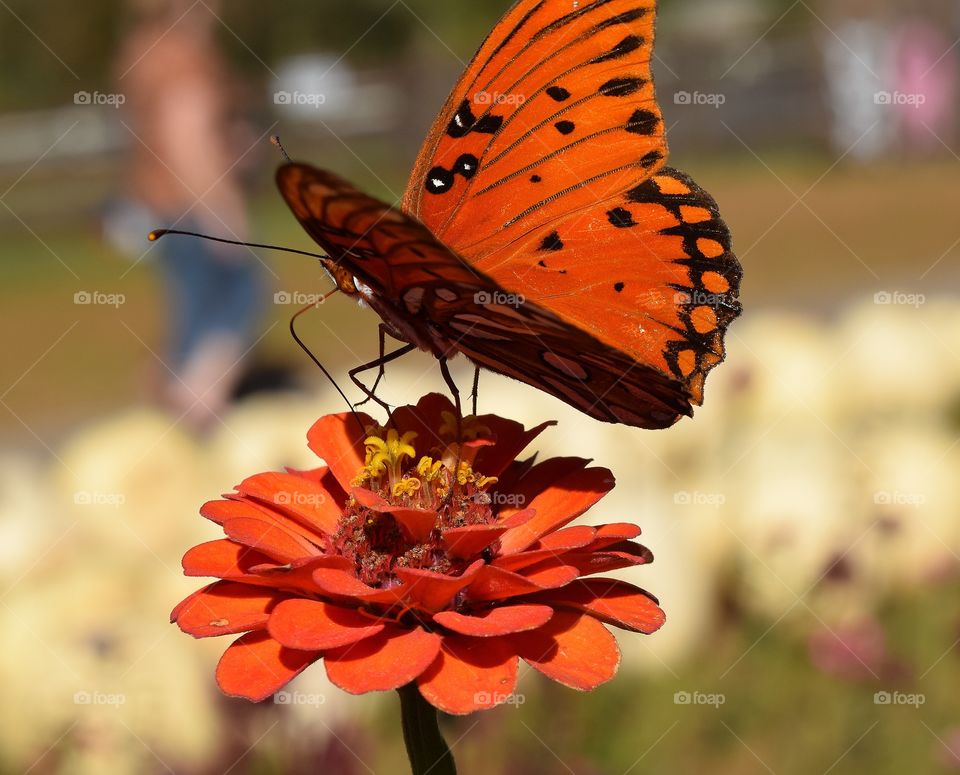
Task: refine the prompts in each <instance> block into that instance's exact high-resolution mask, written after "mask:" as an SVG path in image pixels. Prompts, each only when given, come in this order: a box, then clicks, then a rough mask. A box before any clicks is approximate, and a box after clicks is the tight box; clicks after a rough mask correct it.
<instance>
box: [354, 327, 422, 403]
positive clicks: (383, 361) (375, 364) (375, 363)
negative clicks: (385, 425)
mask: <svg viewBox="0 0 960 775" xmlns="http://www.w3.org/2000/svg"><path fill="white" fill-rule="evenodd" d="M415 349H417V348H416V345H412V344H408V345H406V346H405V347H401V348H400V349H399V350H396V351H394V352H392V353H390V354H389V355H383V356H381V357H379V358H377V359H376V360H372V361H370V363H365V364H363V365H362V366H357V368H355V369H353V370H352V371H350V372H348V373H347V376H348V377H350V381H351V382H353V384H354V385H356V386H357V387H358V388H360V390H362V391H363V394H364V395H365V396H367V400H371V401H373V402H374V403H376V404H377V405H378V406H380V408H382V409H383V410H384V411H385V412H386V413H387V417H389V416H390V405H389V404H387V403H386V402H385V401H382V400H380V398H379V397H378V396H377V394H376V393H374V392H373V390H371V389H370V388H368V387H367V386H366V385H364V384H363V382H361V381H360V378H359V376H358V375H359V374H362V373H363V372H365V371H370V369H376V368H383V367H384V366H386V365H387V364H388V363H391V362H393V361H395V360H397V359H398V358H402V357H403V356H404V355H406V354H407V353H409V352H413V351H414V350H415Z"/></svg>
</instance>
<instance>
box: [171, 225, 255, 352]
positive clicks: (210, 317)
mask: <svg viewBox="0 0 960 775" xmlns="http://www.w3.org/2000/svg"><path fill="white" fill-rule="evenodd" d="M178 228H182V229H184V230H188V231H194V230H196V224H193V223H184V224H182V225H181V226H179V227H178ZM157 247H158V248H159V259H160V260H159V264H160V267H161V271H162V272H163V275H164V281H165V284H166V287H167V314H168V329H169V331H170V341H169V345H168V347H169V350H170V358H171V359H172V360H171V363H170V364H169V365H170V367H171V368H172V369H173V370H174V371H180V370H181V369H182V368H183V366H184V364H185V363H186V362H187V361H188V360H189V359H190V356H191V355H192V354H193V352H194V350H195V349H196V348H197V346H198V345H199V344H200V343H201V342H202V341H204V340H205V339H206V338H207V337H209V336H211V335H214V334H229V335H231V336H233V337H235V338H238V339H240V340H241V341H242V342H243V343H244V344H245V345H246V346H249V345H251V344H252V343H253V342H254V341H255V337H256V335H257V333H258V332H257V327H258V325H259V323H260V320H261V317H262V314H263V310H264V306H265V304H264V302H265V301H266V295H267V288H266V283H265V278H264V276H263V268H262V267H261V266H260V262H259V261H258V260H257V259H256V258H255V257H254V256H253V255H250V254H246V255H244V253H243V252H238V253H237V256H236V257H234V258H233V260H231V259H229V258H224V257H222V256H221V255H220V254H218V253H215V252H214V251H213V250H212V249H211V244H210V243H209V242H206V241H204V240H201V239H198V238H196V237H184V236H181V235H178V234H171V235H168V236H166V237H164V238H163V240H162V241H161V242H160V243H159V244H158V246H157ZM237 250H238V251H244V252H245V251H246V248H238V249H237Z"/></svg>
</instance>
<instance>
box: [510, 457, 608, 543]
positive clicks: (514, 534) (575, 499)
mask: <svg viewBox="0 0 960 775" xmlns="http://www.w3.org/2000/svg"><path fill="white" fill-rule="evenodd" d="M548 462H549V461H548ZM534 470H536V469H534ZM613 485H614V479H613V474H611V473H610V471H609V470H607V469H606V468H586V469H584V470H582V471H575V472H574V473H572V474H568V475H567V476H564V477H562V478H561V479H559V480H558V481H556V482H555V483H554V484H553V486H551V487H550V489H548V490H546V491H544V492H542V493H540V495H538V496H537V497H536V498H534V499H533V501H531V502H529V503H527V506H528V507H529V508H531V509H535V510H536V512H537V516H535V517H534V518H533V519H532V520H530V521H529V522H527V523H526V524H525V525H522V526H520V527H516V528H513V529H512V530H511V531H510V532H508V533H507V534H506V535H505V536H503V538H501V539H500V553H501V554H515V553H516V552H520V551H523V550H524V549H526V548H527V547H528V546H530V545H531V544H532V543H533V542H534V541H536V540H537V539H538V538H540V536H542V535H546V534H547V533H550V532H552V531H554V530H557V529H558V528H561V527H563V526H564V525H566V524H567V523H568V522H570V521H571V520H574V519H576V518H577V517H579V516H580V515H581V514H583V513H584V512H585V511H586V510H587V509H589V508H590V507H591V506H593V504H594V503H596V502H597V501H598V500H600V499H601V498H602V497H603V496H604V495H606V494H607V493H608V492H610V490H612V489H613Z"/></svg>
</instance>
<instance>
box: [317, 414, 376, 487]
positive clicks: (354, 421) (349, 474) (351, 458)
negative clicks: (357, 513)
mask: <svg viewBox="0 0 960 775" xmlns="http://www.w3.org/2000/svg"><path fill="white" fill-rule="evenodd" d="M358 419H359V423H358ZM361 425H362V426H363V428H361V427H360V426H361ZM376 425H377V423H376V422H374V420H373V418H371V417H370V416H369V415H366V414H362V413H361V414H358V415H357V416H356V417H354V415H352V414H350V413H349V412H346V413H344V414H331V415H327V416H326V417H321V418H320V419H319V420H317V421H316V422H315V423H314V425H313V427H312V428H311V429H310V430H309V431H308V432H307V444H308V446H309V447H310V449H311V450H313V451H314V452H315V453H316V454H317V455H319V456H320V457H321V458H323V460H324V462H325V463H326V464H327V465H328V466H329V467H330V472H331V473H332V474H333V475H334V476H335V477H336V478H337V481H338V482H339V483H340V487H341V488H343V490H344V492H350V488H351V487H352V485H351V482H352V481H353V480H354V479H356V477H357V474H359V473H360V469H361V468H363V465H364V461H365V460H366V446H365V445H364V441H365V440H366V438H367V435H368V434H367V428H371V427H375V426H376Z"/></svg>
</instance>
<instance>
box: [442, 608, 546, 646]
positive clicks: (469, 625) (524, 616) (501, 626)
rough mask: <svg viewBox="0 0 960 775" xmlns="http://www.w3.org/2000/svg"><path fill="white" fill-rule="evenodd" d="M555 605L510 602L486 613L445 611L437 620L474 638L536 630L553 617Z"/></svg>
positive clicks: (455, 630) (449, 628) (450, 628)
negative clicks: (510, 603) (470, 613)
mask: <svg viewBox="0 0 960 775" xmlns="http://www.w3.org/2000/svg"><path fill="white" fill-rule="evenodd" d="M551 616H553V609H552V608H551V607H550V606H548V605H530V604H523V605H506V606H499V607H497V608H491V609H490V610H489V611H484V612H483V613H478V614H472V615H469V616H468V615H466V614H461V613H458V612H457V611H441V612H440V613H438V614H434V616H433V621H435V622H436V623H437V624H439V625H441V626H442V627H446V628H447V629H448V630H453V631H454V632H458V633H460V634H461V635H470V636H472V637H474V638H485V637H491V636H494V635H509V634H511V633H514V632H526V631H527V630H535V629H537V627H540V626H542V625H544V624H546V623H547V622H548V621H550V617H551Z"/></svg>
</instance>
